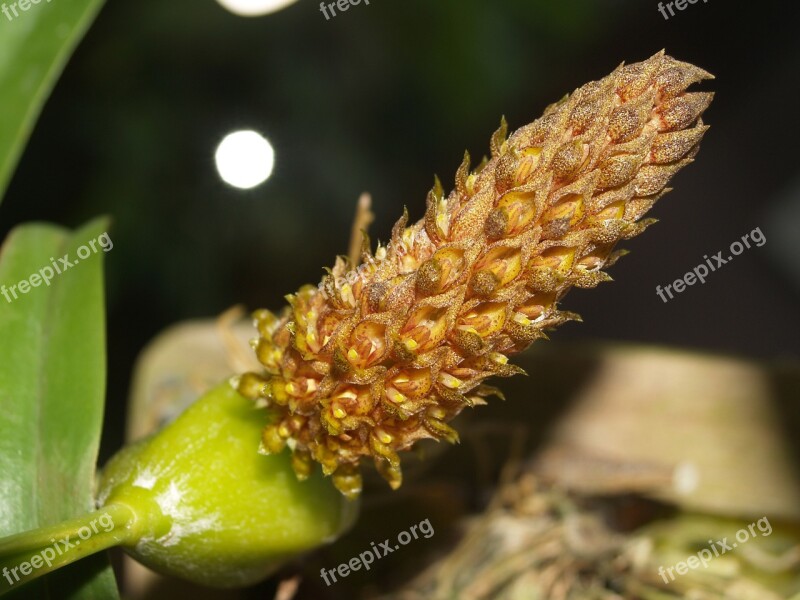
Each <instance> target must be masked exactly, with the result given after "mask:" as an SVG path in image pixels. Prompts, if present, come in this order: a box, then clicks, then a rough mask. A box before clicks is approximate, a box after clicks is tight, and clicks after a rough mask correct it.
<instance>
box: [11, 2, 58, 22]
mask: <svg viewBox="0 0 800 600" xmlns="http://www.w3.org/2000/svg"><path fill="white" fill-rule="evenodd" d="M40 2H44V3H46V4H50V2H51V0H18V1H17V2H11V3H10V4H6V3H5V2H3V4H2V5H1V6H0V11H2V12H3V14H4V15H5V16H6V18H7V19H8V20H9V21H13V20H14V19H16V18H17V17H18V16H19V12H18V11H17V7H19V10H21V11H22V12H27V11H29V10H30V9H31V6H33V5H34V4H39V3H40ZM12 14H13V16H12Z"/></svg>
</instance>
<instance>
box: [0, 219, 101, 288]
mask: <svg viewBox="0 0 800 600" xmlns="http://www.w3.org/2000/svg"><path fill="white" fill-rule="evenodd" d="M113 247H114V242H112V241H111V238H110V237H109V235H108V233H107V232H103V233H101V234H100V235H99V236H97V239H94V240H89V241H88V242H87V243H86V244H85V245H83V246H81V247H79V248H78V249H77V250H76V251H75V253H76V254H77V255H78V257H77V258H73V259H72V260H70V255H69V253H67V254H65V255H64V256H62V257H61V258H59V259H58V261H56V259H55V258H53V257H52V256H51V257H50V264H49V265H47V266H44V267H42V268H41V269H39V271H37V272H36V273H33V274H32V275H31V276H30V277H28V278H27V279H23V280H22V281H20V282H19V283H15V284H13V285H9V286H6V285H0V294H2V295H3V297H4V298H5V299H6V302H8V303H11V302H13V301H14V300H16V299H17V298H19V295H18V292H19V294H27V293H28V292H30V291H31V290H32V289H33V288H36V287H39V286H40V285H42V284H43V283H44V284H45V285H46V286H48V287H49V286H50V282H51V281H52V279H53V278H54V277H55V276H56V275H61V274H62V273H63V272H64V271H66V270H68V269H71V268H72V267H74V266H75V265H77V264H78V263H79V262H80V261H81V260H86V259H87V258H89V257H90V256H91V255H92V254H96V253H97V252H98V251H99V250H102V251H103V252H108V251H109V250H111V249H112V248H113Z"/></svg>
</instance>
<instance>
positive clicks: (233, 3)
mask: <svg viewBox="0 0 800 600" xmlns="http://www.w3.org/2000/svg"><path fill="white" fill-rule="evenodd" d="M217 2H218V3H219V4H220V5H221V6H222V7H223V8H225V9H227V10H229V11H230V12H232V13H233V14H235V15H239V16H240V17H260V16H262V15H268V14H270V13H274V12H277V11H279V10H281V9H284V8H286V7H287V6H289V5H291V4H294V3H295V2H297V0H217Z"/></svg>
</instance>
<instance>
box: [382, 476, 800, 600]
mask: <svg viewBox="0 0 800 600" xmlns="http://www.w3.org/2000/svg"><path fill="white" fill-rule="evenodd" d="M497 498H499V499H500V502H493V504H492V507H491V508H490V509H489V510H487V511H486V512H485V513H484V514H483V515H480V516H479V517H477V518H476V519H474V520H473V521H472V522H471V523H470V524H469V526H468V527H467V531H466V533H465V535H464V536H463V537H462V538H461V540H460V541H459V542H458V543H457V545H456V546H455V547H454V548H451V549H450V550H449V552H447V553H446V554H445V555H444V556H443V557H441V558H439V559H438V560H436V561H435V562H434V563H433V564H431V565H430V567H429V568H428V569H427V570H426V571H425V572H424V573H422V574H421V575H420V576H419V577H417V578H416V579H415V580H414V581H412V582H410V583H408V584H407V585H405V586H404V587H403V588H402V589H400V590H398V591H396V592H394V593H390V594H387V595H385V596H381V598H382V599H383V600H423V599H424V600H449V599H451V598H459V599H462V600H483V599H486V600H488V599H490V598H491V599H492V600H523V599H524V600H530V599H542V600H544V599H547V600H587V599H590V598H591V599H595V600H622V599H623V598H637V599H640V600H669V599H671V598H675V599H677V598H693V599H697V600H780V599H781V598H787V597H789V596H788V595H787V593H789V594H791V593H793V591H795V590H797V586H798V585H800V576H798V565H800V562H798V560H799V559H800V554H798V553H799V552H800V540H798V537H797V535H796V533H795V534H792V533H791V529H789V528H786V529H782V530H778V528H775V530H774V531H772V530H771V535H770V537H760V538H753V539H750V540H749V541H748V542H747V544H742V545H741V547H740V548H734V549H732V550H731V552H730V553H728V554H725V555H721V556H719V557H713V558H711V559H709V560H708V562H707V563H706V568H697V569H691V570H688V572H684V573H683V574H676V573H675V571H674V569H673V572H672V573H673V577H672V578H671V579H670V577H669V576H666V577H664V576H660V575H659V569H660V568H661V571H662V572H664V569H663V567H669V566H671V565H673V564H675V563H676V562H678V561H686V560H687V559H688V558H689V557H690V556H696V554H697V552H698V550H699V549H700V548H703V547H704V545H706V544H707V543H708V542H707V540H708V538H709V536H712V537H714V539H722V538H723V537H724V536H728V535H732V532H734V531H736V529H737V528H738V527H740V526H744V525H746V523H747V522H746V521H742V522H741V523H734V522H731V521H726V520H724V519H720V518H717V517H712V516H693V515H684V514H680V513H679V514H676V515H674V516H670V517H668V518H666V520H663V521H660V520H657V519H658V518H664V515H665V513H664V512H663V511H661V510H659V506H658V505H653V504H652V503H648V502H646V501H644V500H642V499H640V498H637V497H633V496H630V495H624V496H618V497H610V498H603V499H592V498H587V497H582V496H574V495H568V494H565V493H564V492H563V491H559V490H558V489H557V488H553V487H550V486H547V485H544V484H543V483H542V482H541V481H540V480H539V479H537V478H536V477H535V476H533V475H532V474H531V473H530V471H524V472H523V473H522V474H521V476H519V477H518V478H517V479H516V480H515V481H513V482H512V483H511V484H509V485H507V486H504V487H503V488H501V489H500V491H499V492H498V495H497Z"/></svg>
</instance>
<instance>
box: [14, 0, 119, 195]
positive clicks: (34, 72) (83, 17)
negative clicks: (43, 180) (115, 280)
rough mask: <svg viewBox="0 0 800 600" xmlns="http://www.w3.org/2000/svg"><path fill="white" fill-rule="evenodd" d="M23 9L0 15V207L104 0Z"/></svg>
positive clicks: (46, 0) (43, 2) (45, 1)
mask: <svg viewBox="0 0 800 600" xmlns="http://www.w3.org/2000/svg"><path fill="white" fill-rule="evenodd" d="M12 5H13V6H14V7H15V10H16V12H17V15H18V16H16V17H15V16H14V12H13V11H12V10H11V6H12ZM19 5H20V2H5V3H0V7H5V9H6V11H7V15H6V13H5V12H0V107H2V110H3V115H2V118H0V201H2V198H3V195H4V194H5V191H6V187H7V186H8V182H9V180H10V179H11V174H12V173H13V171H14V168H15V167H16V164H17V161H18V160H19V157H20V155H21V154H22V149H23V148H24V146H25V143H26V142H27V141H28V138H29V137H30V134H31V131H32V130H33V126H34V124H35V123H36V119H37V117H38V116H39V112H40V110H41V108H42V106H43V105H44V102H45V100H46V99H47V97H48V95H49V94H50V90H51V89H52V88H53V86H54V85H55V82H56V80H57V79H58V76H59V75H60V74H61V71H62V70H63V69H64V65H65V64H66V63H67V60H68V59H69V57H70V55H71V54H72V51H73V50H74V49H75V47H76V46H77V44H78V42H79V41H80V40H81V38H82V37H83V35H84V33H85V32H86V30H87V29H88V27H89V25H91V23H92V21H93V20H94V17H95V16H96V15H97V12H98V11H99V10H100V7H101V6H102V5H103V0H55V2H50V0H40V1H39V2H38V3H37V4H33V3H30V4H28V6H29V9H28V10H27V11H22V9H21V8H20V7H19ZM9 17H11V18H10V19H9Z"/></svg>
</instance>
